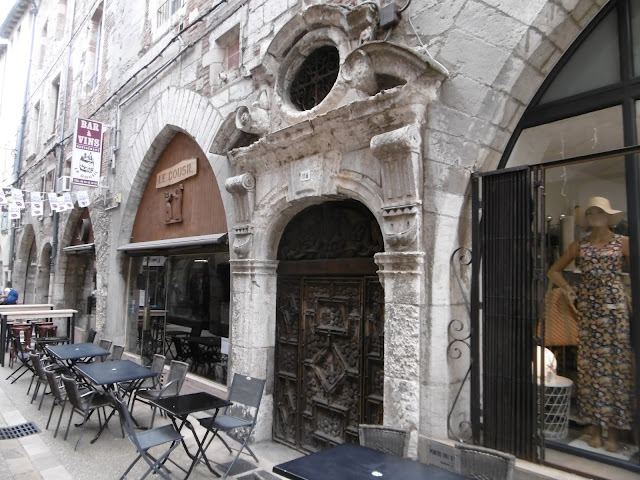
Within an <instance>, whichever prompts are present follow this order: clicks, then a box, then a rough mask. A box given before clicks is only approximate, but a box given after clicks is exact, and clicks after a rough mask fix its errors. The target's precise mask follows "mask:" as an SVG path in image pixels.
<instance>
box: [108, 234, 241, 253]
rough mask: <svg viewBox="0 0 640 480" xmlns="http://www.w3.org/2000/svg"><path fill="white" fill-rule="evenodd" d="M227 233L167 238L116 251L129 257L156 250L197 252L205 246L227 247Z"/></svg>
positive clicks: (130, 244) (138, 243)
mask: <svg viewBox="0 0 640 480" xmlns="http://www.w3.org/2000/svg"><path fill="white" fill-rule="evenodd" d="M228 239H229V236H228V234H227V233H215V234H213V235H198V236H197V237H182V238H168V239H165V240H152V241H150V242H136V243H127V244H125V245H121V246H119V247H118V251H120V252H125V253H127V254H129V255H146V254H147V253H153V252H157V251H158V250H185V249H188V250H191V249H193V250H199V249H201V248H205V247H207V246H213V245H228V243H229V241H228Z"/></svg>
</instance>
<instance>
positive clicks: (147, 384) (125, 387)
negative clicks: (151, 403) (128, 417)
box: [118, 353, 167, 403]
mask: <svg viewBox="0 0 640 480" xmlns="http://www.w3.org/2000/svg"><path fill="white" fill-rule="evenodd" d="M166 359H167V357H165V356H164V355H160V354H159V353H156V354H155V355H154V356H153V360H152V361H151V367H150V370H151V371H152V372H154V373H157V374H158V375H157V376H155V377H150V378H145V379H144V380H143V381H142V383H140V382H137V381H134V382H121V383H119V384H118V391H119V392H120V395H121V396H122V398H123V399H124V398H127V397H129V400H128V401H129V403H131V400H132V398H133V393H135V392H134V389H135V390H139V389H149V388H150V389H157V388H160V386H161V385H162V372H163V371H164V364H165V361H166Z"/></svg>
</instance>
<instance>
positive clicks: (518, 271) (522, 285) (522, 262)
mask: <svg viewBox="0 0 640 480" xmlns="http://www.w3.org/2000/svg"><path fill="white" fill-rule="evenodd" d="M543 175H544V173H543V170H541V169H538V168H531V167H523V168H515V169H508V170H500V171H497V172H491V173H487V174H478V175H475V176H474V177H473V179H472V195H473V214H472V222H473V227H472V228H473V230H472V235H473V256H474V259H473V264H472V292H471V332H472V337H471V355H472V372H471V399H472V400H471V402H472V405H471V421H472V430H473V439H474V443H477V444H482V445H484V446H486V447H490V448H495V449H498V450H501V451H503V452H508V453H512V454H514V455H516V456H517V457H519V458H524V459H526V460H530V461H538V460H541V459H542V457H543V433H542V427H543V422H544V412H543V411H542V410H543V409H541V408H539V405H543V404H544V403H543V400H544V399H543V392H544V384H543V383H542V384H541V383H538V382H537V380H536V374H535V372H536V371H537V364H536V363H537V355H536V350H537V347H539V346H540V347H542V348H544V345H543V344H542V342H543V339H544V332H543V331H540V329H541V328H543V326H542V325H539V323H543V322H539V318H540V315H539V313H541V312H542V308H541V305H542V301H543V298H542V297H543V292H544V284H545V281H544V274H545V272H544V259H545V252H544V249H545V241H544V238H545V236H544V216H543V214H542V212H544V196H543V194H542V192H543V188H544V181H543Z"/></svg>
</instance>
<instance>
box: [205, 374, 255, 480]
mask: <svg viewBox="0 0 640 480" xmlns="http://www.w3.org/2000/svg"><path fill="white" fill-rule="evenodd" d="M264 384H265V381H264V380H261V379H258V378H253V377H247V376H246V375H240V374H238V373H236V374H234V375H233V382H232V383H231V390H230V391H229V401H230V402H233V405H232V406H231V407H227V408H225V409H224V411H223V412H222V414H221V415H217V416H216V417H215V418H214V417H206V418H201V419H200V420H199V422H200V425H202V426H203V427H204V428H206V429H207V430H208V431H207V433H206V434H205V436H204V438H203V439H202V443H203V445H204V444H205V442H206V439H207V436H208V435H209V433H212V436H211V439H210V440H209V442H208V443H206V446H205V447H204V449H203V450H205V451H206V450H207V449H208V448H209V445H211V442H213V440H214V439H215V438H216V437H218V438H219V439H220V441H221V442H222V443H223V444H224V446H225V447H227V450H229V453H233V450H231V447H229V445H228V444H227V442H226V441H225V440H224V438H222V436H221V435H220V432H226V433H228V434H229V433H231V432H233V434H234V435H237V437H238V438H234V440H236V441H237V442H238V443H239V444H240V448H239V449H238V453H237V454H236V456H235V458H234V459H233V461H232V462H231V465H229V468H227V471H226V472H225V473H224V475H223V476H222V478H223V479H224V478H227V475H229V472H230V471H231V469H232V468H233V465H234V464H235V463H236V460H238V457H239V456H240V454H241V453H242V451H243V450H244V449H246V450H247V452H249V454H250V455H251V456H252V457H253V459H254V460H255V461H256V462H258V457H256V456H255V454H254V453H253V451H252V450H251V448H249V445H247V443H248V442H249V439H250V438H251V432H253V428H254V427H255V425H256V421H257V419H258V411H259V410H260V402H261V401H262V392H263V391H264ZM230 408H231V409H233V410H234V412H235V411H238V412H239V413H241V414H242V415H244V416H235V415H231V414H230V411H229V409H230ZM252 410H254V412H253V413H252ZM240 429H242V430H243V431H242V432H238V431H236V430H240ZM229 438H233V437H232V436H229Z"/></svg>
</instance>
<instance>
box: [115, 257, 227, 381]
mask: <svg viewBox="0 0 640 480" xmlns="http://www.w3.org/2000/svg"><path fill="white" fill-rule="evenodd" d="M128 294H129V295H128V299H129V303H128V305H129V308H128V323H127V324H128V335H127V338H128V345H127V349H128V351H130V352H133V353H136V354H137V355H140V356H141V357H142V360H143V362H145V363H150V362H151V359H152V358H153V355H154V354H161V355H165V356H166V357H167V361H170V360H172V359H176V360H181V361H185V362H188V363H189V364H190V365H191V367H190V371H191V372H193V373H195V374H198V375H200V376H203V377H205V378H208V379H211V380H214V381H216V382H219V383H221V384H224V385H226V380H227V378H226V377H227V355H228V345H229V344H228V342H229V297H230V271H229V254H228V253H209V254H185V255H167V254H163V255H149V256H142V257H133V258H131V259H130V274H129V289H128Z"/></svg>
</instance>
